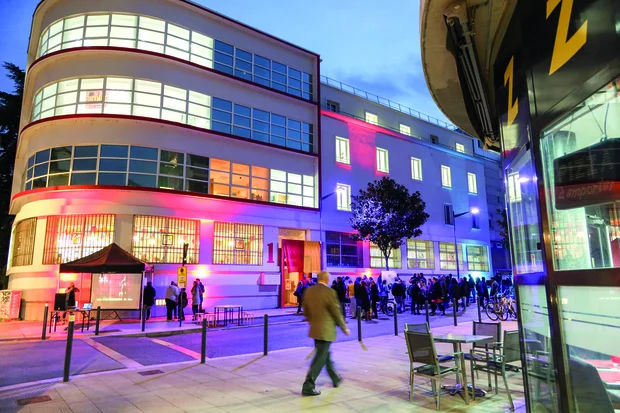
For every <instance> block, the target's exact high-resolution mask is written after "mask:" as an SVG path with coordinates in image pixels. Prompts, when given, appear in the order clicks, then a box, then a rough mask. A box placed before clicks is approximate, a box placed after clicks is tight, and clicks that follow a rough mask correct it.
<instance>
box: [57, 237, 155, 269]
mask: <svg viewBox="0 0 620 413" xmlns="http://www.w3.org/2000/svg"><path fill="white" fill-rule="evenodd" d="M151 270H152V267H151V265H149V264H147V263H145V262H143V261H140V260H139V259H137V258H136V257H134V256H133V255H131V254H130V253H128V252H127V251H125V250H124V249H122V248H121V247H119V246H118V245H117V244H115V243H112V244H110V245H108V246H107V247H105V248H103V249H102V250H99V251H97V252H95V253H94V254H91V255H89V256H87V257H84V258H80V259H77V260H75V261H72V262H68V263H66V264H60V269H59V272H60V273H90V274H111V273H116V274H139V273H143V272H145V271H146V272H149V271H151Z"/></svg>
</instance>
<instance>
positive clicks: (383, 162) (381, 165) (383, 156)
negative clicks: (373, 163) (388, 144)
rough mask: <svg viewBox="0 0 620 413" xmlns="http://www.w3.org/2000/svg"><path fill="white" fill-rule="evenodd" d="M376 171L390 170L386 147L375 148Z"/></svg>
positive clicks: (387, 171) (386, 171) (385, 171)
mask: <svg viewBox="0 0 620 413" xmlns="http://www.w3.org/2000/svg"><path fill="white" fill-rule="evenodd" d="M377 171H379V172H384V173H389V172H390V164H389V160H388V151H387V149H382V148H377Z"/></svg>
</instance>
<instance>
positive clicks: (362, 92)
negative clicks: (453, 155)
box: [321, 75, 501, 162]
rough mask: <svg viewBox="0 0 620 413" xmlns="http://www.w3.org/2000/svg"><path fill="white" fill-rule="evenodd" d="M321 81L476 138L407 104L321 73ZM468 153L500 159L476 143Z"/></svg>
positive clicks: (493, 159)
mask: <svg viewBox="0 0 620 413" xmlns="http://www.w3.org/2000/svg"><path fill="white" fill-rule="evenodd" d="M321 83H323V84H325V85H327V86H331V87H334V88H337V89H339V90H342V91H343V92H347V93H350V94H352V95H354V96H358V97H361V98H363V99H366V100H368V101H370V102H373V103H378V104H379V105H382V106H385V107H388V108H390V109H393V110H397V111H399V112H401V113H404V114H406V115H409V116H412V117H414V118H417V119H420V120H423V121H425V122H429V123H432V124H434V125H437V126H439V127H442V128H444V129H448V130H449V131H451V132H455V133H458V134H461V135H463V136H467V137H468V138H471V139H474V140H476V138H474V137H472V136H471V135H469V134H467V133H465V132H463V131H462V130H461V129H459V128H458V127H457V126H456V125H454V124H452V123H449V122H445V121H443V120H441V119H437V118H435V117H432V116H429V115H426V114H424V113H422V112H420V111H418V110H415V109H412V108H410V107H408V106H405V105H401V104H400V103H396V102H393V101H391V100H389V99H386V98H383V97H381V96H378V95H375V94H374V93H370V92H366V91H365V90H362V89H359V88H356V87H355V86H351V85H348V84H346V83H343V82H341V81H339V80H336V79H332V78H330V77H327V76H323V75H321ZM321 106H322V107H323V109H327V110H330V111H331V109H330V108H329V107H326V106H324V105H321ZM338 113H342V114H344V115H346V116H350V117H354V118H356V119H360V120H363V121H366V119H364V118H361V117H359V116H355V115H352V114H350V113H346V112H342V111H339V112H338ZM378 126H381V127H382V128H386V129H390V130H393V131H395V132H398V133H400V130H399V129H396V128H393V127H390V126H387V125H382V124H378ZM416 138H418V139H421V140H425V141H429V142H430V139H423V138H420V137H417V136H416ZM472 142H473V141H472ZM437 145H438V146H442V147H444V148H447V149H451V150H453V151H456V149H455V148H452V147H449V146H447V145H442V144H439V143H437ZM468 155H472V156H474V157H480V158H484V159H489V160H492V161H496V162H500V161H501V156H500V154H499V153H495V152H491V151H487V150H485V149H482V148H479V147H477V145H476V144H473V148H472V153H470V154H468Z"/></svg>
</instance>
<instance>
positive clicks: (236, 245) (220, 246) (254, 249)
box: [213, 222, 263, 265]
mask: <svg viewBox="0 0 620 413" xmlns="http://www.w3.org/2000/svg"><path fill="white" fill-rule="evenodd" d="M213 264H233V265H262V264H263V227H262V225H250V224H234V223H228V222H216V223H215V228H214V233H213Z"/></svg>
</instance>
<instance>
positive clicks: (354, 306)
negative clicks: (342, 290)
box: [347, 280, 357, 318]
mask: <svg viewBox="0 0 620 413" xmlns="http://www.w3.org/2000/svg"><path fill="white" fill-rule="evenodd" d="M347 292H348V293H349V301H350V304H349V310H350V312H351V318H355V316H356V313H357V300H356V299H355V283H354V282H353V281H351V280H349V285H347Z"/></svg>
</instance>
